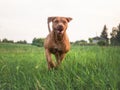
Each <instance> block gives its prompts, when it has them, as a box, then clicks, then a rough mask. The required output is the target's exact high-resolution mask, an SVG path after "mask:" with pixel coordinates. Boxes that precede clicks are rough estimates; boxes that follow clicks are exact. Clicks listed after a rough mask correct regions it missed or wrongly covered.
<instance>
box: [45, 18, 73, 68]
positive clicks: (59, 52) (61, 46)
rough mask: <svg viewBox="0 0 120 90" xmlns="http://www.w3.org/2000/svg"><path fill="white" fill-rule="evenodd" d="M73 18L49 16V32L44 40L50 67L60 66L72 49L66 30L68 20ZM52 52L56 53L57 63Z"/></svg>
mask: <svg viewBox="0 0 120 90" xmlns="http://www.w3.org/2000/svg"><path fill="white" fill-rule="evenodd" d="M71 20H72V18H70V17H48V29H49V34H48V36H47V37H46V39H45V42H44V48H45V55H46V59H47V63H48V69H50V68H54V67H56V66H58V65H59V64H60V63H61V61H62V60H63V58H64V57H65V54H66V53H67V52H68V51H69V50H70V42H69V39H68V36H67V34H66V30H67V27H68V22H70V21H71ZM50 22H52V29H53V30H52V31H51V30H50V26H49V23H50ZM51 54H54V55H55V58H56V61H57V63H56V64H55V63H54V62H53V61H52V57H51Z"/></svg>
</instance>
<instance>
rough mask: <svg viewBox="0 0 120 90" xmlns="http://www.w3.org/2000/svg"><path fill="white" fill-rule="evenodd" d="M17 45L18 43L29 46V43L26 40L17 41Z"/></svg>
mask: <svg viewBox="0 0 120 90" xmlns="http://www.w3.org/2000/svg"><path fill="white" fill-rule="evenodd" d="M16 43H18V44H27V41H26V40H23V41H22V40H20V41H17V42H16Z"/></svg>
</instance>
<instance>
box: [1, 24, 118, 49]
mask: <svg viewBox="0 0 120 90" xmlns="http://www.w3.org/2000/svg"><path fill="white" fill-rule="evenodd" d="M107 30H108V28H107V26H106V25H104V27H103V30H102V32H101V35H100V38H102V39H103V40H100V41H99V42H98V43H97V44H98V45H102V46H103V45H104V46H105V45H108V44H110V45H114V46H116V45H117V46H118V45H120V24H119V25H118V26H117V27H113V28H112V32H111V33H110V35H111V38H108V32H107ZM44 39H45V38H33V40H32V43H31V45H35V46H38V47H43V44H44ZM88 40H89V43H87V41H85V40H77V41H75V42H71V44H72V45H95V44H93V39H92V38H89V39H88ZM0 43H15V44H28V43H27V41H26V40H20V41H17V42H14V41H13V40H8V39H6V38H4V39H3V40H1V39H0Z"/></svg>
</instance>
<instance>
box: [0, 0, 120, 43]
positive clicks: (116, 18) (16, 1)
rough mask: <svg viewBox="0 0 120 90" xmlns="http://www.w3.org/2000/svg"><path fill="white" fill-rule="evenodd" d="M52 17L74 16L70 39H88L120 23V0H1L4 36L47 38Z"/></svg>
mask: <svg viewBox="0 0 120 90" xmlns="http://www.w3.org/2000/svg"><path fill="white" fill-rule="evenodd" d="M49 16H65V17H67V16H68V17H72V18H73V20H72V21H71V22H70V23H69V28H68V30H67V33H68V36H69V38H70V41H76V40H81V39H84V40H88V38H89V37H94V36H96V35H98V36H99V35H100V34H101V32H102V29H103V26H104V25H105V24H106V25H107V27H108V32H111V30H112V27H114V26H117V25H118V24H119V23H120V0H0V39H3V38H7V39H9V40H14V41H17V40H27V41H28V42H32V40H33V38H34V37H37V38H38V37H46V35H47V34H48V27H47V18H48V17H49Z"/></svg>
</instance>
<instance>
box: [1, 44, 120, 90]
mask: <svg viewBox="0 0 120 90" xmlns="http://www.w3.org/2000/svg"><path fill="white" fill-rule="evenodd" d="M0 90H120V47H99V46H72V47H71V50H70V52H69V53H67V55H66V58H65V59H64V61H63V62H62V64H61V65H60V67H59V68H58V69H53V70H50V71H48V70H47V63H46V59H45V55H44V48H42V47H41V48H39V47H36V46H31V45H22V44H0Z"/></svg>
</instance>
